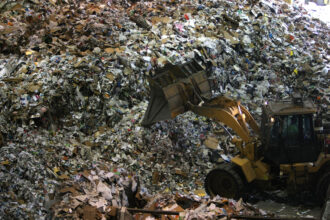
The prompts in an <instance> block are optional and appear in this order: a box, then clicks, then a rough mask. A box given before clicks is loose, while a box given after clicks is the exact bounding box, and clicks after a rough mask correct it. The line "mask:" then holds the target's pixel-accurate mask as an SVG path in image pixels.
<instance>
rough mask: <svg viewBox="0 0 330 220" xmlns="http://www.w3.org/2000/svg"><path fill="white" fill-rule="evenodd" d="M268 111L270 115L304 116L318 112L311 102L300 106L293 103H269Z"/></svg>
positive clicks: (307, 101) (306, 101)
mask: <svg viewBox="0 0 330 220" xmlns="http://www.w3.org/2000/svg"><path fill="white" fill-rule="evenodd" d="M266 109H267V111H268V114H270V115H303V114H313V113H316V112H317V108H316V106H315V105H314V103H313V102H312V101H311V100H305V101H302V102H301V103H300V104H297V103H294V102H293V101H282V102H269V103H268V104H267V106H266Z"/></svg>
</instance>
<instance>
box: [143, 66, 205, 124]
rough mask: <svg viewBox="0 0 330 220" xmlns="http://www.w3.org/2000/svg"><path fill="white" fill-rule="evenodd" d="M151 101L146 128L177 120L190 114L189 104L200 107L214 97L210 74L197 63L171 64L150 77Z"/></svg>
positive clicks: (144, 119)
mask: <svg viewBox="0 0 330 220" xmlns="http://www.w3.org/2000/svg"><path fill="white" fill-rule="evenodd" d="M148 81H149V85H150V90H151V94H150V97H151V98H150V100H149V105H148V108H147V111H146V113H145V115H144V118H143V121H142V125H144V126H148V125H151V124H153V123H156V122H158V121H162V120H167V119H171V118H174V117H175V116H177V115H179V114H182V113H184V112H186V111H188V108H187V107H186V106H187V103H188V102H191V103H193V104H198V103H199V102H201V101H202V100H205V99H209V98H210V97H211V88H210V84H209V82H208V79H207V76H206V71H205V70H204V69H203V67H202V66H201V65H199V64H198V62H197V61H196V60H192V61H189V62H187V63H184V64H179V65H172V64H168V65H166V66H165V67H164V68H162V69H160V70H158V71H157V74H156V75H155V76H154V77H150V78H148Z"/></svg>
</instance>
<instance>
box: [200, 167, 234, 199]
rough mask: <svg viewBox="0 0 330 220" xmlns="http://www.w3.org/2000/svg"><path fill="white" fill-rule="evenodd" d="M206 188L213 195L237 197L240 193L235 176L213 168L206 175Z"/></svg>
mask: <svg viewBox="0 0 330 220" xmlns="http://www.w3.org/2000/svg"><path fill="white" fill-rule="evenodd" d="M205 182H206V189H207V191H208V192H209V194H210V195H211V196H216V195H220V196H223V197H227V198H235V197H236V196H237V194H238V185H237V182H236V180H235V178H234V177H233V176H232V175H231V174H230V173H228V172H226V171H223V170H213V171H211V172H210V173H209V174H208V175H207V177H206V181H205Z"/></svg>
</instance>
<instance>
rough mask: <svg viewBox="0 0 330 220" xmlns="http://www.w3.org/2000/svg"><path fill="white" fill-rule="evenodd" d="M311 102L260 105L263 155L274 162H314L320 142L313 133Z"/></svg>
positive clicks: (318, 151)
mask: <svg viewBox="0 0 330 220" xmlns="http://www.w3.org/2000/svg"><path fill="white" fill-rule="evenodd" d="M315 112H316V108H315V107H314V105H313V103H312V102H309V101H305V102H303V103H300V104H297V103H294V102H281V103H269V104H268V105H266V106H264V108H263V120H262V127H263V128H262V132H263V133H262V139H263V142H264V146H265V149H264V150H265V154H264V155H265V158H266V159H267V160H269V161H271V162H273V163H275V164H277V165H279V164H293V163H303V162H315V161H316V160H317V157H318V156H319V154H320V150H321V148H320V146H319V145H318V143H317V140H316V135H315V133H314V127H313V126H314V122H313V114H314V113H315Z"/></svg>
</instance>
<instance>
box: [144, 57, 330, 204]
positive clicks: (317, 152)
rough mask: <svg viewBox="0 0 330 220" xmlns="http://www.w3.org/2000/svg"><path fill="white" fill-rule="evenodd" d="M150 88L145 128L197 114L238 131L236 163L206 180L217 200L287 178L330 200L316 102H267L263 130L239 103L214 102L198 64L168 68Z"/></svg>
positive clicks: (329, 165) (329, 161)
mask: <svg viewBox="0 0 330 220" xmlns="http://www.w3.org/2000/svg"><path fill="white" fill-rule="evenodd" d="M149 85H150V89H151V99H150V101H149V105H148V109H147V111H146V113H145V116H144V119H143V122H142V124H143V125H145V126H148V125H151V124H153V123H155V122H158V121H161V120H167V119H171V118H174V117H176V116H177V115H179V114H182V113H184V112H186V111H192V112H194V113H196V114H197V115H201V116H205V117H207V118H210V119H213V120H215V121H217V122H220V123H222V124H224V125H226V126H227V127H229V128H231V129H232V130H233V131H234V132H235V133H236V135H237V136H235V137H234V138H232V142H233V143H234V144H235V145H236V147H237V148H238V149H239V152H240V153H239V154H238V155H236V156H234V157H233V158H232V159H231V163H220V164H218V165H216V166H215V168H214V169H213V170H211V171H210V172H209V173H208V174H207V176H206V178H205V190H206V192H207V193H208V194H210V195H211V196H214V195H221V196H224V197H232V198H238V197H239V196H240V195H241V193H242V191H243V189H244V186H245V185H247V184H249V183H257V182H259V183H260V182H261V183H266V184H270V183H271V182H272V181H273V180H274V179H275V178H278V177H279V176H281V177H282V178H285V179H286V182H287V184H288V186H290V188H299V186H310V187H311V186H314V189H313V190H315V193H316V196H317V197H318V198H319V199H320V200H323V199H324V198H325V193H326V191H327V189H328V186H329V183H330V155H329V154H328V152H327V150H328V148H329V143H327V142H329V135H326V134H320V133H317V132H316V130H315V129H314V121H315V118H314V115H315V113H316V108H315V106H314V104H313V103H312V102H311V101H308V100H307V101H304V100H302V98H301V97H299V96H297V97H293V99H292V100H290V101H281V102H270V103H267V104H265V105H264V106H262V107H263V114H262V121H261V123H260V127H259V126H258V124H257V123H256V121H255V120H254V118H253V117H252V115H251V114H250V113H249V111H248V110H247V109H246V108H245V107H244V106H242V105H241V104H240V102H239V101H237V100H233V99H230V98H228V97H225V96H218V97H213V98H211V97H212V94H211V85H210V82H209V80H208V79H207V77H206V72H205V70H204V69H203V68H202V67H201V66H200V65H199V64H198V63H197V61H195V60H192V61H190V62H187V63H185V64H179V65H171V64H168V65H167V66H165V67H164V68H163V69H160V70H159V71H158V72H157V74H156V76H154V77H151V78H149ZM293 127H295V128H296V129H293ZM290 129H291V130H292V131H294V132H292V131H291V130H290ZM315 186H316V187H315Z"/></svg>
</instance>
